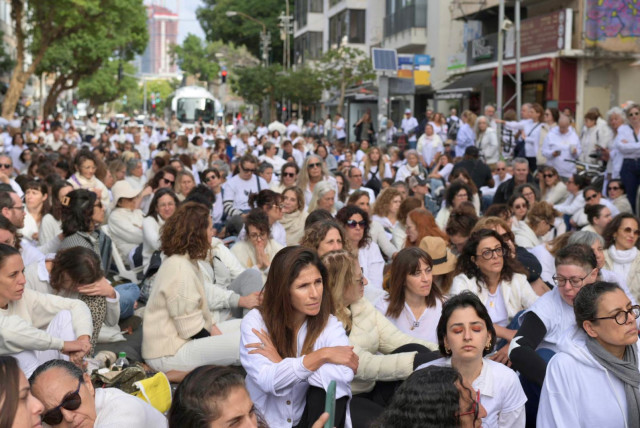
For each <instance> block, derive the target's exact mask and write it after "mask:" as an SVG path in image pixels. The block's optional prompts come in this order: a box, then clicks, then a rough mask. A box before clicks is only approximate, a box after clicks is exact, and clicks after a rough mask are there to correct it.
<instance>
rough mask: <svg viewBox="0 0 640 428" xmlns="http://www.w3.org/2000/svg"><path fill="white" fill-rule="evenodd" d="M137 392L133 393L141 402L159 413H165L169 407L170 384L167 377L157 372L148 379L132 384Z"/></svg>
mask: <svg viewBox="0 0 640 428" xmlns="http://www.w3.org/2000/svg"><path fill="white" fill-rule="evenodd" d="M133 385H134V386H135V387H136V388H138V391H135V392H133V393H132V394H131V395H135V396H136V397H138V398H140V399H141V400H144V401H146V402H147V403H149V404H151V405H152V406H153V407H155V408H156V409H157V410H158V411H159V412H160V413H163V414H164V413H166V412H167V411H168V410H169V408H170V407H171V384H170V383H169V379H167V376H166V375H165V374H164V373H162V372H158V373H156V374H155V375H153V376H152V377H150V378H147V379H143V380H140V381H138V382H136V383H134V384H133Z"/></svg>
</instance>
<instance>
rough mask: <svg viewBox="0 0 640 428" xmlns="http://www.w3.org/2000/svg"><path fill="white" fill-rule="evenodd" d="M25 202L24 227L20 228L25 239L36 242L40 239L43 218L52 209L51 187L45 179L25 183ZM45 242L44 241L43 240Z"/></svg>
mask: <svg viewBox="0 0 640 428" xmlns="http://www.w3.org/2000/svg"><path fill="white" fill-rule="evenodd" d="M22 190H24V204H25V206H26V208H27V209H26V211H25V217H24V227H23V228H22V229H20V230H19V232H20V234H21V235H22V236H23V237H24V239H28V240H30V241H32V242H34V243H37V242H39V241H40V226H41V225H42V219H43V218H44V216H45V215H47V214H48V213H49V211H50V209H51V205H50V204H49V188H48V187H47V185H46V183H45V182H43V181H36V180H33V181H28V182H27V183H26V184H24V186H23V189H22ZM42 243H43V244H44V241H43V242H42Z"/></svg>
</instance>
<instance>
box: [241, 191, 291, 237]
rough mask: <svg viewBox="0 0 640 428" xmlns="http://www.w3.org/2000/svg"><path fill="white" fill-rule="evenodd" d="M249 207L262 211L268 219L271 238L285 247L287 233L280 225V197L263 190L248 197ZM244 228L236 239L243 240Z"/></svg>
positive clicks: (281, 206)
mask: <svg viewBox="0 0 640 428" xmlns="http://www.w3.org/2000/svg"><path fill="white" fill-rule="evenodd" d="M249 206H250V207H252V208H254V209H259V210H262V211H264V212H265V213H266V214H267V217H268V218H269V229H270V230H271V236H272V238H273V239H274V240H275V241H276V242H278V243H279V244H280V245H282V246H283V247H284V246H285V245H287V232H286V230H285V228H284V226H282V224H281V223H280V220H281V219H282V216H283V214H282V212H283V211H282V208H283V205H282V195H281V194H280V193H276V192H274V191H273V190H269V189H264V190H261V191H260V192H258V193H252V194H250V195H249ZM246 233H247V229H246V227H245V228H244V230H242V231H241V232H240V233H239V234H238V239H244V238H245V235H246Z"/></svg>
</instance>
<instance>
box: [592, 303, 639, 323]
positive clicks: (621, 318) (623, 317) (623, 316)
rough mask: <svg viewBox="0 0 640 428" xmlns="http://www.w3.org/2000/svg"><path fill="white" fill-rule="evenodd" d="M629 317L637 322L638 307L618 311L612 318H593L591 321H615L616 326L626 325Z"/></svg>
mask: <svg viewBox="0 0 640 428" xmlns="http://www.w3.org/2000/svg"><path fill="white" fill-rule="evenodd" d="M629 315H631V316H632V317H633V319H636V320H637V319H638V318H639V317H640V305H635V306H631V308H630V309H629V310H628V311H620V312H618V313H616V314H615V315H614V316H612V317H599V318H593V319H592V320H591V321H595V320H609V319H611V320H616V323H617V324H618V325H625V324H626V323H627V320H628V319H629Z"/></svg>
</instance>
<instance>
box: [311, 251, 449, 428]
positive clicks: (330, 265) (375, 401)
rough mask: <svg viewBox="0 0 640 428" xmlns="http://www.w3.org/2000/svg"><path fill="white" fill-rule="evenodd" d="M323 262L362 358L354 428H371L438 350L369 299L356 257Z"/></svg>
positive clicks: (331, 256) (338, 255)
mask: <svg viewBox="0 0 640 428" xmlns="http://www.w3.org/2000/svg"><path fill="white" fill-rule="evenodd" d="M322 261H323V263H324V264H325V266H326V267H327V269H328V271H329V274H328V281H329V286H330V290H331V295H332V297H333V304H334V314H335V315H336V317H337V318H338V320H340V321H341V322H342V325H343V326H344V329H345V330H346V331H347V335H348V336H349V343H350V344H351V345H353V346H354V351H355V352H356V354H357V355H358V357H359V366H358V371H357V372H356V376H355V378H354V381H353V383H352V384H351V390H352V391H353V393H354V398H353V400H352V402H351V417H352V419H353V426H369V425H370V423H371V422H372V421H373V420H374V419H375V418H376V417H377V416H378V415H379V414H380V413H381V412H382V410H383V409H384V407H386V406H387V405H388V404H389V401H390V400H391V397H392V396H393V392H394V391H395V389H396V387H397V386H398V385H399V384H400V383H402V381H403V380H404V379H406V378H407V377H408V376H409V375H410V374H411V372H412V371H413V370H415V368H416V367H417V366H419V365H420V364H423V363H425V362H427V361H430V360H431V359H433V358H434V357H435V353H433V352H431V351H430V350H429V349H435V348H436V345H435V343H432V342H427V341H424V340H421V339H416V338H414V337H411V336H409V335H407V334H404V333H402V332H401V331H400V330H398V329H397V328H396V327H395V326H394V325H393V324H392V323H391V322H389V320H387V319H386V318H385V317H384V315H383V314H382V313H380V312H379V311H377V310H376V308H375V307H374V306H373V305H372V304H371V303H369V301H368V300H367V299H365V298H364V297H363V295H364V288H365V286H366V285H367V283H368V281H367V278H366V277H364V276H363V274H362V269H361V268H360V264H359V263H358V260H357V259H356V258H355V257H354V256H353V255H352V254H351V253H349V252H347V251H345V250H338V251H332V252H330V253H327V254H325V255H324V256H323V257H322Z"/></svg>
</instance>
